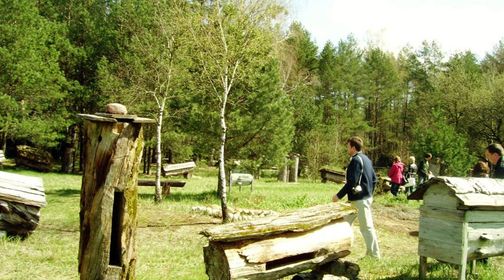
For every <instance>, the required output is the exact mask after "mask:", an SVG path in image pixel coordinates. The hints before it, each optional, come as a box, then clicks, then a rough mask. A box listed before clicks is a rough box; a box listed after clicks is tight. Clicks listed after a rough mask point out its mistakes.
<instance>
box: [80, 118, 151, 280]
mask: <svg viewBox="0 0 504 280" xmlns="http://www.w3.org/2000/svg"><path fill="white" fill-rule="evenodd" d="M79 116H80V117H82V118H83V119H84V174H83V176H82V188H81V202H80V205H81V210H80V242H79V274H80V279H83V280H84V279H134V278H135V263H136V257H137V256H136V246H135V242H136V225H137V176H138V169H139V164H140V162H141V157H142V150H143V136H142V123H150V122H153V121H152V120H148V119H144V118H138V117H136V116H134V115H107V114H100V115H98V113H97V114H96V115H86V114H80V115H79Z"/></svg>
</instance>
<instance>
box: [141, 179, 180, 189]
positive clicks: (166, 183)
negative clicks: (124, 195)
mask: <svg viewBox="0 0 504 280" xmlns="http://www.w3.org/2000/svg"><path fill="white" fill-rule="evenodd" d="M160 183H161V187H175V188H183V187H184V186H185V184H186V182H184V181H174V180H163V181H161V182H160ZM137 184H138V185H139V186H156V181H155V180H148V179H138V183H137Z"/></svg>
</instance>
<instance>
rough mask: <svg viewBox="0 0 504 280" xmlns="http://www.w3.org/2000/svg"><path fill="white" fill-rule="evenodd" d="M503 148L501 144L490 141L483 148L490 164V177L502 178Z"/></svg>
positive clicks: (503, 166) (503, 167)
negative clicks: (490, 142)
mask: <svg viewBox="0 0 504 280" xmlns="http://www.w3.org/2000/svg"><path fill="white" fill-rule="evenodd" d="M503 155H504V149H503V148H502V146H501V144H497V143H492V144H490V145H488V147H487V148H486V149H485V157H486V158H487V160H488V161H489V162H490V163H491V164H492V172H491V173H490V177H491V178H500V179H504V161H503V160H502V158H503Z"/></svg>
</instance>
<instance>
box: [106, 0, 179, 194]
mask: <svg viewBox="0 0 504 280" xmlns="http://www.w3.org/2000/svg"><path fill="white" fill-rule="evenodd" d="M186 4H187V3H186V2H185V1H182V0H180V1H178V0H177V1H167V0H157V1H148V2H144V1H123V2H121V3H120V5H122V6H120V7H117V10H116V13H117V14H116V15H115V16H114V17H115V19H116V20H117V21H118V29H119V30H120V32H123V36H122V37H119V39H120V40H124V41H123V42H122V43H123V44H124V49H123V50H122V54H121V58H120V59H118V60H117V61H115V62H112V63H108V62H102V67H101V68H102V71H101V76H102V79H101V88H102V90H103V91H104V92H106V93H108V94H109V95H112V96H117V98H119V100H122V102H124V103H125V104H128V105H131V107H133V108H136V109H137V110H139V111H142V112H150V113H152V114H153V117H154V118H155V120H156V152H155V153H156V179H155V180H156V188H155V201H156V202H158V203H159V202H161V199H162V195H161V185H160V181H161V164H162V152H161V151H162V147H161V145H162V141H161V136H162V129H163V120H164V119H165V115H166V114H167V113H168V112H166V110H167V108H168V106H167V104H168V102H169V101H170V100H172V99H174V98H176V97H177V96H178V95H179V94H180V87H179V85H180V83H181V81H182V80H183V78H182V77H183V75H184V72H185V65H184V62H183V61H184V58H185V50H186V49H187V48H186V45H185V44H186V41H185V39H184V38H185V35H184V34H187V32H185V31H186V26H187V25H186V24H185V22H186V20H185V19H184V16H185V12H184V8H185V7H186V6H185V5H186ZM129 34H131V35H129ZM124 93H126V94H124ZM153 101H154V102H153ZM152 105H153V106H154V108H156V109H155V110H152V109H151V108H149V106H152ZM128 107H130V106H128Z"/></svg>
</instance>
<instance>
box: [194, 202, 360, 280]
mask: <svg viewBox="0 0 504 280" xmlns="http://www.w3.org/2000/svg"><path fill="white" fill-rule="evenodd" d="M354 219H355V210H354V209H352V208H350V207H348V206H346V205H342V204H327V205H320V206H315V207H311V208H307V209H302V210H299V211H295V212H291V213H286V214H283V215H280V216H277V217H265V218H261V219H257V220H254V221H246V222H239V223H233V224H225V225H220V226H217V227H213V228H210V229H207V230H205V231H203V232H201V233H202V234H203V235H205V236H207V237H208V239H209V244H208V246H206V247H205V248H204V259H205V264H206V272H207V275H208V276H209V279H211V280H213V279H278V278H281V277H284V276H287V275H291V274H295V273H298V272H301V271H304V270H307V269H310V268H314V267H316V266H318V265H320V264H324V263H326V262H330V261H333V260H336V259H338V258H342V257H345V256H347V255H348V254H349V253H350V248H351V246H352V242H353V231H352V228H351V223H352V221H353V220H354Z"/></svg>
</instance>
